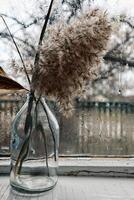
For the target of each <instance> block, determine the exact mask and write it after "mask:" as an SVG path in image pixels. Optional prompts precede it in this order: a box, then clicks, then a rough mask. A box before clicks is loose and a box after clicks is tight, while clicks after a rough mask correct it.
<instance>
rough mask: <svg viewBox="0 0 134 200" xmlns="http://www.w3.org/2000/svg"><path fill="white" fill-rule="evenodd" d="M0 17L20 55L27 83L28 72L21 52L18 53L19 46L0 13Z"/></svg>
mask: <svg viewBox="0 0 134 200" xmlns="http://www.w3.org/2000/svg"><path fill="white" fill-rule="evenodd" d="M0 17H1V18H2V20H3V22H4V24H5V26H6V28H7V30H8V32H9V35H10V37H11V38H12V41H13V43H14V45H15V47H16V49H17V52H18V54H19V56H20V59H21V62H22V65H23V68H24V72H25V74H26V77H27V80H28V82H29V84H30V78H29V75H28V73H27V70H26V66H25V63H24V61H23V58H22V55H21V53H20V50H19V48H18V46H17V44H16V42H15V40H14V37H13V35H12V33H11V31H10V29H9V27H8V25H7V23H6V21H5V19H4V17H3V16H2V15H0Z"/></svg>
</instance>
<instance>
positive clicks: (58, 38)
mask: <svg viewBox="0 0 134 200" xmlns="http://www.w3.org/2000/svg"><path fill="white" fill-rule="evenodd" d="M52 5H53V0H51V2H50V6H49V9H48V13H47V16H46V19H45V22H44V25H43V28H42V31H41V35H40V39H39V43H38V49H37V52H36V55H35V62H34V67H33V68H34V71H33V74H32V79H31V80H30V78H29V76H28V73H27V70H26V66H25V63H24V61H23V58H22V56H21V54H20V51H19V49H18V47H17V45H16V42H15V41H14V38H13V36H12V34H11V33H10V30H9V29H8V30H9V33H10V35H11V37H12V40H13V42H14V44H15V46H16V49H17V51H18V53H19V55H20V58H21V61H22V64H23V67H24V71H25V73H26V76H27V79H28V81H29V84H30V98H29V103H28V110H27V116H26V121H25V129H24V131H25V135H26V136H27V137H26V140H25V141H24V143H23V145H22V148H21V151H20V153H19V156H18V159H17V162H16V168H15V173H20V170H21V166H22V162H23V160H24V159H25V158H26V156H27V150H24V149H25V148H26V149H28V145H29V138H30V133H31V128H32V127H31V124H32V123H31V118H32V116H31V110H32V105H33V101H36V103H37V104H38V102H39V101H40V102H41V98H40V97H41V96H42V95H45V96H52V97H55V98H56V100H57V101H58V102H59V105H60V109H61V112H62V113H63V114H64V115H66V116H68V115H70V113H71V111H72V101H73V98H74V97H75V96H77V95H79V94H80V93H81V91H82V88H83V86H84V84H85V82H86V81H87V80H91V81H92V80H93V79H95V78H96V76H97V75H98V73H99V68H100V63H101V61H102V59H103V52H104V50H106V47H107V42H108V39H109V37H110V33H111V25H110V22H109V19H108V17H107V14H106V12H103V11H101V10H100V9H91V8H89V10H87V11H86V12H85V13H82V14H78V15H77V16H76V17H73V18H72V20H71V21H70V23H69V24H67V23H65V22H56V23H55V24H53V25H51V26H50V27H49V28H48V29H46V28H47V24H48V21H49V16H50V13H51V9H52ZM1 17H2V16H1ZM2 19H3V21H4V23H5V25H6V26H7V24H6V22H5V20H4V18H3V17H2ZM7 28H8V26H7ZM45 33H46V37H44V34H45ZM3 77H4V76H3ZM4 78H5V77H4ZM0 80H1V79H0ZM3 80H4V79H3ZM5 84H6V82H5ZM18 86H19V85H18ZM19 87H20V86H19ZM0 88H2V85H0ZM10 89H11V88H10ZM18 89H22V88H21V87H20V88H18ZM35 93H38V95H39V98H38V99H36V96H35ZM41 104H42V107H43V103H42V102H41ZM43 109H44V111H45V112H47V111H46V110H45V107H43ZM48 123H49V126H50V130H52V127H51V123H50V121H49V120H48ZM52 135H53V132H52ZM54 142H55V141H54ZM24 147H25V148H24ZM46 162H47V161H46ZM18 164H19V165H18Z"/></svg>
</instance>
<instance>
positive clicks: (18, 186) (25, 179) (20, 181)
mask: <svg viewBox="0 0 134 200" xmlns="http://www.w3.org/2000/svg"><path fill="white" fill-rule="evenodd" d="M56 183H57V178H51V177H43V176H34V177H33V176H30V175H21V176H17V177H16V180H15V181H12V180H11V182H10V184H11V186H12V188H13V190H16V191H17V192H19V193H29V194H36V193H42V192H46V191H48V190H51V189H53V188H54V187H55V185H56Z"/></svg>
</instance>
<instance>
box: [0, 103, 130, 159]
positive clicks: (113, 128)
mask: <svg viewBox="0 0 134 200" xmlns="http://www.w3.org/2000/svg"><path fill="white" fill-rule="evenodd" d="M21 106H22V102H20V101H13V100H12V101H7V100H6V101H4V100H1V101H0V154H1V155H5V154H8V153H9V152H10V149H9V144H10V130H11V121H12V120H13V118H14V116H15V115H16V113H17V112H18V110H19V109H20V107H21ZM133 116H134V104H133V103H123V102H86V101H85V102H84V101H83V102H82V101H81V102H77V103H76V109H75V113H74V115H73V116H72V117H71V118H69V119H65V118H64V117H63V116H61V115H59V114H58V120H59V124H60V153H61V154H62V155H75V156H76V154H78V155H84V156H85V155H88V156H95V155H98V156H133V155H134V126H133V124H134V122H133V121H134V120H133Z"/></svg>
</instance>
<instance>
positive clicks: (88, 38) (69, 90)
mask: <svg viewBox="0 0 134 200" xmlns="http://www.w3.org/2000/svg"><path fill="white" fill-rule="evenodd" d="M110 33H111V25H110V22H109V20H108V18H107V15H106V13H105V12H103V11H101V10H99V9H93V10H91V9H90V10H89V11H88V12H86V13H84V14H81V15H79V16H77V17H75V18H73V19H72V21H71V22H70V24H65V23H57V24H55V25H53V26H51V28H49V30H48V32H47V35H46V38H45V40H44V44H43V46H42V48H41V56H40V62H39V66H38V67H37V68H36V69H35V71H34V74H33V84H32V87H33V88H34V89H36V90H37V91H38V92H39V93H42V94H45V95H48V96H54V97H56V99H57V100H58V102H59V104H60V108H61V111H62V112H63V114H64V115H68V114H69V113H70V111H71V108H72V99H73V98H74V97H75V96H77V95H78V94H79V93H80V92H81V90H82V87H83V85H84V84H85V81H87V80H93V79H95V78H96V76H97V73H98V71H99V65H100V62H101V60H102V55H103V51H104V50H105V49H106V47H107V42H108V39H109V36H110Z"/></svg>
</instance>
